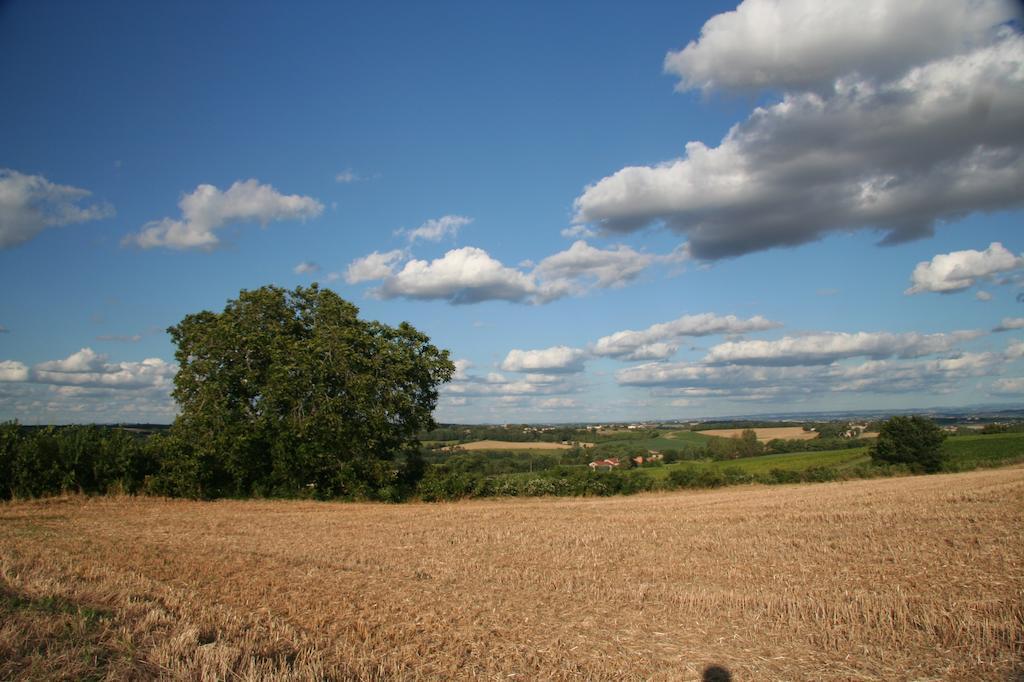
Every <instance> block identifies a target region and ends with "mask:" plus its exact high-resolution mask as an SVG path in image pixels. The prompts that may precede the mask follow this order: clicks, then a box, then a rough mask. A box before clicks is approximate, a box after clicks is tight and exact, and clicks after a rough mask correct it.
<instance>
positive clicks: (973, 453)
mask: <svg viewBox="0 0 1024 682" xmlns="http://www.w3.org/2000/svg"><path fill="white" fill-rule="evenodd" d="M942 450H943V452H944V453H945V454H946V457H947V458H948V459H949V460H951V463H954V467H959V468H965V469H968V468H974V467H978V466H986V465H991V464H998V463H1000V462H1005V461H1008V460H1009V461H1013V460H1020V459H1024V433H996V434H986V435H971V436H953V437H951V438H947V439H946V441H945V442H944V443H943V444H942Z"/></svg>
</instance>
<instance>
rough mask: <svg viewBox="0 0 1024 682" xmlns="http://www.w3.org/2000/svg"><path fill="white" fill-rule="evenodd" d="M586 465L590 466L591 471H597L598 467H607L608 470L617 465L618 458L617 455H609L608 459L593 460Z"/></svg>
mask: <svg viewBox="0 0 1024 682" xmlns="http://www.w3.org/2000/svg"><path fill="white" fill-rule="evenodd" d="M587 466H589V467H590V468H591V470H593V471H597V470H598V469H608V470H611V469H614V468H615V467H617V466H619V458H618V457H609V458H608V459H599V460H595V461H593V462H591V463H590V464H588V465H587Z"/></svg>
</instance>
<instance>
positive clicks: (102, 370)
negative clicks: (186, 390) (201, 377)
mask: <svg viewBox="0 0 1024 682" xmlns="http://www.w3.org/2000/svg"><path fill="white" fill-rule="evenodd" d="M176 372H177V366H175V365H173V364H171V363H168V362H165V361H163V360H161V359H159V358H148V359H145V360H142V361H138V362H111V361H110V360H109V358H107V356H105V355H100V354H98V353H96V352H95V351H93V350H92V349H91V348H82V349H81V350H79V351H77V352H75V353H72V354H71V355H69V356H67V357H65V358H61V359H58V360H49V361H46V362H40V363H38V364H36V365H34V366H32V367H29V366H28V365H26V364H25V363H22V362H18V361H16V360H4V361H0V412H2V413H4V414H9V415H13V416H15V417H19V418H36V419H38V418H40V417H42V416H45V417H46V418H47V419H50V420H53V421H58V422H90V421H91V422H96V421H106V422H115V421H169V420H170V419H171V418H172V417H173V415H174V412H175V409H176V408H175V405H174V403H173V401H172V400H171V397H170V392H171V385H172V381H173V378H174V374H175V373H176Z"/></svg>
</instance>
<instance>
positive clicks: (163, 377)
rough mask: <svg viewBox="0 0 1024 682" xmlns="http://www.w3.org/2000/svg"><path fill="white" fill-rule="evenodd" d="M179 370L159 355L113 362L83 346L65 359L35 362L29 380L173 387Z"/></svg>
mask: <svg viewBox="0 0 1024 682" xmlns="http://www.w3.org/2000/svg"><path fill="white" fill-rule="evenodd" d="M177 369H178V368H177V366H176V365H173V364H171V363H168V362H165V361H164V360H161V359H160V358H147V359H145V360H142V361H140V362H114V363H112V362H109V361H108V358H107V356H106V355H100V354H98V353H96V352H95V351H93V350H92V349H91V348H82V349H81V350H79V351H77V352H75V353H72V354H71V355H69V356H68V357H66V358H64V359H61V360H50V361H48V362H41V363H39V364H37V365H35V366H34V367H33V368H32V370H31V372H30V373H29V376H28V378H27V380H28V381H32V382H35V383H40V384H50V385H54V386H80V387H91V388H120V389H140V388H158V389H166V390H170V384H171V380H172V379H173V377H174V375H175V373H176V372H177Z"/></svg>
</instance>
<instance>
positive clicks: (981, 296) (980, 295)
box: [974, 291, 992, 301]
mask: <svg viewBox="0 0 1024 682" xmlns="http://www.w3.org/2000/svg"><path fill="white" fill-rule="evenodd" d="M974 298H976V299H978V300H979V301H991V300H992V294H990V293H988V292H987V291H976V292H974Z"/></svg>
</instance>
